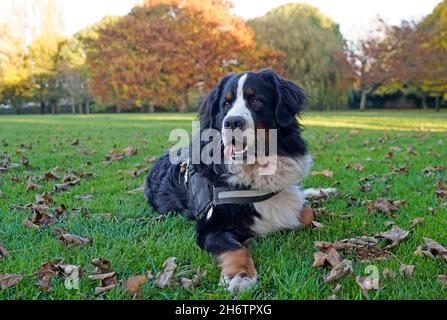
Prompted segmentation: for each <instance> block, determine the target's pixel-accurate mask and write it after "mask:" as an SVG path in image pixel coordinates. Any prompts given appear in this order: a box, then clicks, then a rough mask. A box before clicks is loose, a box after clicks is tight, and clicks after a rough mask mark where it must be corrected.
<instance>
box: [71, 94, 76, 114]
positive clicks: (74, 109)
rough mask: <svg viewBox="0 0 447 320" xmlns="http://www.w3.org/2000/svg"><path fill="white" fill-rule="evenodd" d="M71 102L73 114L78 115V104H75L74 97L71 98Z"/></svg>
mask: <svg viewBox="0 0 447 320" xmlns="http://www.w3.org/2000/svg"><path fill="white" fill-rule="evenodd" d="M70 102H71V103H70V104H71V113H73V114H76V103H75V101H74V98H73V97H71V98H70Z"/></svg>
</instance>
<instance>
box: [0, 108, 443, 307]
mask: <svg viewBox="0 0 447 320" xmlns="http://www.w3.org/2000/svg"><path fill="white" fill-rule="evenodd" d="M194 117H195V116H194V115H179V114H154V115H148V114H122V115H82V116H79V115H78V116H71V115H61V116H50V115H48V116H1V117H0V151H1V152H2V153H8V154H9V155H10V157H11V162H12V163H17V164H19V166H18V167H16V168H11V169H9V170H7V171H4V172H3V173H2V174H0V191H1V192H0V246H1V245H2V246H3V247H4V248H6V249H7V250H8V251H9V255H8V256H6V257H5V258H3V259H2V258H1V256H0V274H20V275H25V276H26V277H25V278H24V279H23V280H22V281H21V282H20V283H19V284H18V285H17V286H14V287H10V288H8V289H4V290H1V289H0V298H1V299H130V298H131V297H130V296H129V295H128V294H127V293H126V291H125V289H124V286H123V281H124V280H125V279H127V278H129V277H131V276H135V275H142V274H145V273H146V272H148V271H150V272H151V273H152V274H153V275H156V274H157V273H158V272H159V271H160V270H162V265H163V262H164V261H165V260H166V259H167V258H168V257H171V256H175V257H177V259H178V260H177V265H178V268H177V276H178V277H180V273H182V272H184V273H183V275H185V276H187V277H191V276H192V275H194V273H195V272H196V270H197V268H200V269H201V270H204V271H206V275H205V276H204V278H203V279H202V281H201V282H200V284H199V286H198V287H197V288H194V289H186V288H183V287H182V286H179V285H173V286H171V287H168V288H165V289H159V288H156V287H155V286H154V284H153V280H150V281H148V282H147V283H145V284H144V285H143V287H142V298H143V299H231V298H232V296H231V295H230V294H228V293H227V292H226V291H225V290H224V289H223V288H222V287H220V286H218V280H219V268H218V267H217V265H216V263H215V261H214V258H213V257H212V256H210V255H209V254H207V253H206V252H203V251H201V250H199V249H198V247H197V246H196V244H195V238H194V223H193V222H191V221H188V220H187V219H185V218H183V217H181V216H176V215H171V216H168V217H164V218H161V219H160V218H159V215H158V214H157V213H156V212H154V211H153V210H152V209H151V208H150V207H149V206H148V205H147V204H146V202H145V199H144V197H143V194H142V193H141V192H134V193H130V194H129V191H131V190H134V189H136V188H138V187H140V186H141V185H142V184H143V181H144V173H143V174H140V175H138V176H137V177H134V176H132V171H136V172H137V173H140V172H138V171H139V170H142V169H147V168H149V167H150V166H151V161H150V160H151V159H148V158H150V157H152V156H159V155H161V154H162V153H163V151H164V150H166V149H167V148H168V147H169V146H170V143H169V142H168V135H169V132H170V130H171V129H174V128H184V129H190V128H191V122H190V121H191V120H192V119H194ZM303 122H304V124H305V132H304V136H305V138H306V139H307V140H308V142H309V145H310V149H311V152H312V154H313V156H314V157H315V162H314V165H313V168H312V170H314V171H323V170H325V169H328V170H330V171H332V172H333V173H334V174H333V177H325V176H319V175H315V176H309V177H308V178H307V179H306V180H305V181H304V186H305V187H320V186H322V187H325V186H332V185H336V187H337V188H338V190H339V192H340V194H341V195H340V196H337V197H332V198H329V199H328V200H327V201H324V202H322V203H321V204H320V206H321V207H325V208H327V210H326V211H327V212H333V213H332V214H322V215H320V216H319V217H318V221H319V222H321V223H322V224H323V225H324V227H323V228H321V229H319V228H307V229H303V230H296V231H284V232H279V233H276V234H272V235H269V236H267V237H264V238H259V239H256V240H254V241H252V243H251V248H252V252H253V258H254V261H255V264H256V266H257V270H258V272H259V278H260V281H259V283H258V285H257V286H256V287H255V288H253V289H252V290H250V291H248V292H245V293H243V294H240V295H239V296H238V298H239V299H327V298H328V297H329V296H331V295H332V289H333V287H334V286H335V284H337V283H340V284H341V285H342V287H341V289H340V291H339V292H338V297H339V298H340V299H365V297H364V296H363V294H362V290H361V288H360V287H359V286H358V285H357V283H356V279H355V278H356V277H355V276H357V275H364V276H365V275H367V273H366V271H365V268H366V267H367V266H369V265H373V266H376V267H377V268H378V270H379V275H380V289H379V290H370V292H369V299H447V285H445V284H442V283H441V281H439V280H438V275H441V274H446V273H447V264H446V262H445V261H443V260H442V259H441V258H429V257H425V256H418V255H415V254H414V251H415V250H416V248H417V247H418V246H420V245H423V244H424V240H423V237H428V238H431V239H434V240H436V241H437V242H439V243H440V244H442V245H444V246H447V232H446V230H447V209H445V207H446V205H447V198H442V197H436V196H435V195H436V191H437V187H436V186H435V183H436V182H437V181H439V180H444V181H446V180H447V171H446V170H445V169H444V170H439V171H434V170H432V171H434V172H425V173H424V172H423V170H424V169H425V168H428V167H435V166H446V165H447V113H438V114H435V113H430V112H409V111H408V112H406V111H405V112H388V111H384V112H365V113H358V112H329V113H313V112H309V113H306V114H305V115H304V116H303ZM77 139H79V143H77V141H76V140H77ZM129 146H135V147H137V148H138V153H137V154H134V155H131V156H128V157H125V158H124V159H122V160H119V161H111V162H110V163H104V160H105V155H106V154H107V153H108V152H109V151H111V150H112V149H114V148H117V149H119V150H124V149H125V148H126V147H129ZM409 146H413V148H410V149H409V150H410V152H408V148H409ZM390 152H391V153H390ZM21 155H23V156H25V157H26V158H27V159H28V160H29V166H28V167H27V166H24V165H23V164H21ZM145 158H146V160H149V161H145ZM0 161H1V160H0ZM353 163H360V164H362V166H363V167H364V169H363V171H358V170H355V169H353V168H352V167H351V166H349V164H353ZM56 167H58V168H56ZM403 167H404V168H403ZM395 168H403V169H402V170H401V171H399V170H396V171H399V172H396V173H394V174H390V175H388V173H390V172H392V171H393V170H394V169H395ZM406 169H407V170H406ZM50 170H52V171H54V172H55V173H56V174H57V175H58V176H59V179H56V180H49V181H45V180H38V179H36V180H35V183H36V184H38V185H40V186H41V187H42V189H41V190H40V191H39V190H30V191H28V192H27V191H25V190H26V188H27V185H28V182H27V181H28V178H27V177H29V176H34V177H43V176H44V175H45V173H46V172H48V171H50ZM67 170H75V171H79V172H84V173H94V174H95V176H93V177H90V178H87V177H85V178H82V179H81V183H80V184H79V185H76V186H73V187H71V188H69V189H67V190H65V191H58V192H54V194H53V195H52V199H53V200H54V201H55V205H53V206H52V208H55V207H57V206H58V205H60V204H64V205H65V207H66V211H67V213H68V214H66V216H65V217H64V218H61V219H60V220H59V221H57V223H55V224H52V225H49V226H46V227H41V228H40V229H34V228H29V227H26V226H24V225H23V223H22V221H23V220H24V219H25V218H31V217H32V211H29V210H13V209H11V208H10V207H11V205H13V204H21V205H24V204H28V203H31V202H33V203H34V202H35V196H36V195H37V194H42V193H44V192H45V191H53V187H54V185H55V184H59V183H61V180H62V177H63V176H64V173H65V171H67ZM429 171H430V170H429ZM372 175H373V176H374V177H370V182H369V183H370V185H371V187H372V189H371V191H369V192H362V191H360V189H359V187H360V183H359V180H360V179H362V178H364V177H367V176H372ZM14 177H15V178H18V180H19V181H13V180H16V179H14ZM381 178H382V179H381ZM79 195H92V196H93V199H92V200H91V201H88V199H87V200H85V199H84V200H83V199H80V198H76V197H77V196H79ZM349 195H351V196H352V198H354V199H358V200H359V201H348V199H349V197H348V196H349ZM378 198H387V199H393V200H406V204H405V205H402V206H401V207H399V209H398V210H397V211H395V212H392V213H374V212H368V210H367V206H366V204H365V202H366V201H367V200H376V199H378ZM361 200H364V201H365V202H362V201H361ZM73 208H84V211H83V213H79V212H78V213H77V214H76V212H75V213H73V212H72V209H73ZM429 208H433V210H430V209H429ZM81 211H82V210H81ZM418 217H423V218H424V222H423V223H422V224H419V225H416V226H414V227H413V226H412V224H411V221H412V220H413V219H414V218H418ZM390 221H394V222H395V223H396V225H397V226H399V227H400V228H401V229H404V230H408V231H410V235H409V237H408V238H407V239H405V240H403V241H402V242H401V243H400V244H399V245H397V246H396V247H395V248H393V249H392V256H391V258H390V259H388V260H384V261H372V262H362V261H360V259H358V258H357V257H356V256H355V255H353V254H352V253H349V252H348V253H345V254H343V258H346V259H350V260H352V261H353V274H352V275H350V276H346V277H343V278H342V279H340V280H339V281H335V282H334V283H325V282H324V281H323V278H322V276H323V275H325V274H328V273H329V272H330V268H313V267H312V263H313V254H314V253H315V252H316V251H317V249H316V248H315V246H314V243H315V241H319V240H321V241H330V242H334V241H336V240H341V239H346V238H351V237H357V236H364V235H375V234H377V233H379V232H384V231H387V230H390V229H391V225H389V222H390ZM55 228H63V229H65V230H66V231H67V232H69V233H70V234H74V235H79V236H82V237H88V238H92V239H93V241H92V243H91V244H90V245H86V246H68V245H66V244H64V243H62V242H61V241H60V240H58V239H57V238H56V236H55V235H54V230H55ZM100 257H103V258H107V259H108V260H110V262H111V268H112V270H113V271H115V272H116V274H117V279H118V286H117V287H116V288H114V289H112V290H110V291H108V292H106V293H102V294H99V295H96V294H95V293H94V292H95V287H97V285H98V283H97V281H92V280H90V279H89V278H88V275H89V274H91V272H92V270H93V269H94V266H93V265H92V264H91V260H92V259H95V258H100ZM55 258H63V259H64V262H65V263H66V264H71V265H76V266H80V267H82V269H83V271H84V272H83V274H82V276H81V277H80V282H79V290H68V289H67V288H66V287H65V285H64V279H63V277H61V276H59V277H54V278H53V279H52V285H53V288H52V290H51V291H50V292H43V291H42V290H41V288H40V286H39V285H37V284H36V283H37V282H38V278H37V277H36V276H32V274H33V273H34V272H35V271H36V270H37V269H38V268H39V267H40V265H41V264H42V263H44V262H47V261H50V260H52V259H55ZM401 264H407V265H414V266H415V270H414V273H413V274H412V275H411V276H409V277H407V276H404V275H402V274H400V273H399V267H400V265H401ZM384 268H389V269H391V270H392V271H394V272H396V273H397V276H396V277H395V278H394V279H389V278H386V277H384V276H383V270H384Z"/></svg>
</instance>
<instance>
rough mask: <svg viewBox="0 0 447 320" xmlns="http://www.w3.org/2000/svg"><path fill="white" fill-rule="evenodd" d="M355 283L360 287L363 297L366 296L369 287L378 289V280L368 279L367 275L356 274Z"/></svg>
mask: <svg viewBox="0 0 447 320" xmlns="http://www.w3.org/2000/svg"><path fill="white" fill-rule="evenodd" d="M355 281H356V282H357V284H358V285H359V286H360V288H362V292H363V295H364V296H365V298H368V292H369V290H371V289H374V290H379V280H378V279H369V277H362V276H357V277H356V278H355Z"/></svg>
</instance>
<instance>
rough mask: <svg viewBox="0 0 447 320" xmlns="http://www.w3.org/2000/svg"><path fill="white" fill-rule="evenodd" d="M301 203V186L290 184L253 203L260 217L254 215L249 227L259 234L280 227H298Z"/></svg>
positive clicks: (302, 201) (302, 197)
mask: <svg viewBox="0 0 447 320" xmlns="http://www.w3.org/2000/svg"><path fill="white" fill-rule="evenodd" d="M303 205H304V194H303V191H302V190H301V188H300V187H299V186H290V187H288V188H286V189H285V190H283V191H282V192H281V193H279V194H277V195H276V196H274V197H272V198H270V199H269V200H267V201H263V202H259V203H255V204H254V207H255V209H256V211H258V213H259V214H260V216H261V217H260V218H258V217H256V218H255V221H254V224H253V225H252V226H251V227H250V228H251V229H252V230H253V231H254V232H255V233H256V234H258V235H260V236H262V235H266V234H268V233H270V232H273V231H277V230H281V229H295V228H298V227H299V226H300V212H301V209H302V207H303Z"/></svg>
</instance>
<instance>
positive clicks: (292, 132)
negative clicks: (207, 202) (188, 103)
mask: <svg viewBox="0 0 447 320" xmlns="http://www.w3.org/2000/svg"><path fill="white" fill-rule="evenodd" d="M305 101H306V95H305V92H304V90H303V89H301V88H300V87H298V86H297V85H295V84H294V83H292V82H290V81H288V80H285V79H283V78H281V77H280V76H279V75H277V74H276V73H275V72H273V71H271V70H261V71H260V72H244V73H240V74H232V75H228V76H226V77H224V78H223V79H222V80H221V82H220V83H219V84H218V85H217V86H216V87H215V88H214V89H213V90H212V91H211V93H210V94H209V95H208V97H207V98H206V99H205V101H204V103H203V104H202V107H201V109H200V120H201V127H202V129H210V128H212V129H217V130H219V131H220V132H221V136H222V142H223V146H224V154H225V157H226V158H231V157H234V156H235V155H238V156H240V155H244V154H246V153H247V150H248V149H249V148H254V149H256V143H255V139H246V137H245V136H244V137H243V138H242V139H240V141H239V140H238V138H236V139H235V137H238V136H239V137H241V135H238V134H237V133H239V134H241V133H242V136H243V135H244V134H245V133H248V132H250V134H251V133H254V135H256V134H257V132H259V131H258V129H261V130H262V129H263V130H265V131H266V133H265V135H264V137H265V138H264V139H265V140H267V141H264V142H265V143H268V136H269V135H268V131H269V130H271V129H276V130H277V140H278V141H277V153H278V155H288V156H298V155H303V154H305V153H306V147H305V143H304V141H303V140H302V139H301V138H300V131H301V130H300V126H299V123H298V122H297V115H298V114H299V112H300V111H301V110H302V107H303V105H304V103H305ZM250 134H248V135H250ZM258 143H259V142H258ZM266 149H268V146H266Z"/></svg>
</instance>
